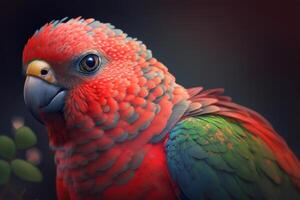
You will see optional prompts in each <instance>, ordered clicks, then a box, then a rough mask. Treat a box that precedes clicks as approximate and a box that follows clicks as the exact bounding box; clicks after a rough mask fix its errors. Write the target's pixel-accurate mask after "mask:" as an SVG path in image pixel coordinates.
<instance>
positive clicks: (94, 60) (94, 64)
mask: <svg viewBox="0 0 300 200" xmlns="http://www.w3.org/2000/svg"><path fill="white" fill-rule="evenodd" d="M100 63H101V59H100V57H99V56H97V55H95V54H89V55H86V56H85V57H83V58H82V60H81V61H80V71H82V72H84V73H89V72H94V71H96V70H97V69H98V68H99V66H100Z"/></svg>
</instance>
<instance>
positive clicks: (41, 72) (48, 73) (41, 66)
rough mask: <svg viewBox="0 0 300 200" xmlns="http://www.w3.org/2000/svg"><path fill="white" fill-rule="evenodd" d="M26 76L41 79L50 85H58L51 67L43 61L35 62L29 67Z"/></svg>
mask: <svg viewBox="0 0 300 200" xmlns="http://www.w3.org/2000/svg"><path fill="white" fill-rule="evenodd" d="M26 75H28V76H35V77H39V78H40V79H42V80H44V81H47V82H48V83H52V84H53V83H56V79H55V77H54V73H53V71H52V69H51V67H50V65H49V64H48V63H47V62H45V61H43V60H34V61H32V62H30V63H29V64H28V66H27V71H26Z"/></svg>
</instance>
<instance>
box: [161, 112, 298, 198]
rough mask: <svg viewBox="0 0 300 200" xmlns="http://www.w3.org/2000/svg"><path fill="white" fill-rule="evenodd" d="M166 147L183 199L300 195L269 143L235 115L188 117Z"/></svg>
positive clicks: (173, 175) (171, 133)
mask: <svg viewBox="0 0 300 200" xmlns="http://www.w3.org/2000/svg"><path fill="white" fill-rule="evenodd" d="M166 152H167V158H168V166H169V170H170V173H171V176H172V178H173V179H174V180H175V182H176V183H177V184H178V186H179V188H180V190H181V193H182V197H183V199H198V200H199V199H300V192H299V190H298V189H297V188H296V187H295V185H294V184H293V182H292V181H291V179H290V177H289V175H288V174H286V172H285V171H284V170H282V168H281V167H279V164H278V162H277V160H276V158H275V156H274V154H273V153H272V151H271V150H270V149H269V148H268V146H267V145H266V144H265V143H264V142H263V141H262V140H261V139H259V138H258V137H255V136H254V135H252V134H250V133H249V132H248V131H247V130H246V129H245V128H243V127H242V125H241V124H239V123H237V121H234V120H233V119H230V118H226V117H222V116H218V115H212V114H210V115H202V116H198V117H189V118H186V119H184V120H182V121H181V122H179V123H178V124H177V125H176V126H175V127H174V128H173V129H172V131H171V132H170V137H169V139H168V141H167V143H166Z"/></svg>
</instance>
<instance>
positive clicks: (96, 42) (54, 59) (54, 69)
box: [23, 18, 176, 129]
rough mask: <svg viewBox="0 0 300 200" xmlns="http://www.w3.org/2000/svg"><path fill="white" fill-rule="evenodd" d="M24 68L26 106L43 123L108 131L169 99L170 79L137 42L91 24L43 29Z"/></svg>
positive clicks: (72, 21) (70, 23) (172, 86)
mask: <svg viewBox="0 0 300 200" xmlns="http://www.w3.org/2000/svg"><path fill="white" fill-rule="evenodd" d="M23 64H24V70H25V72H26V76H27V77H26V81H25V86H24V98H25V103H26V105H27V106H28V107H29V109H30V111H31V112H32V114H33V115H34V116H35V117H36V118H38V119H39V120H40V121H42V122H44V123H45V122H46V123H47V118H48V116H51V115H54V116H56V115H57V114H62V116H63V118H64V119H65V120H66V121H67V122H66V123H67V125H70V126H75V125H77V126H80V125H78V124H80V123H84V124H85V126H87V127H85V128H87V129H88V128H89V126H90V127H92V126H94V125H95V123H96V124H97V125H100V124H101V123H104V124H105V123H106V126H107V127H110V128H111V127H113V125H114V124H113V123H114V122H115V121H117V120H119V119H120V118H122V117H123V118H124V121H125V122H126V123H128V124H130V123H129V122H131V121H130V120H129V119H130V115H133V114H135V113H134V112H137V113H138V111H140V112H141V113H142V111H143V110H144V111H151V112H153V115H154V114H155V112H157V111H158V110H159V108H157V107H159V102H160V101H161V99H162V97H164V98H165V101H166V102H167V101H173V97H174V94H173V90H174V89H175V85H176V84H175V79H174V77H173V76H172V75H171V74H169V73H168V70H167V68H166V67H165V66H164V65H163V64H161V63H160V62H158V61H157V60H156V59H155V58H152V54H151V51H150V50H148V49H147V48H146V46H145V45H144V44H143V43H142V42H140V41H138V40H136V39H133V38H130V37H127V35H126V34H125V33H123V32H122V31H121V30H120V29H116V28H114V26H112V25H110V24H104V23H100V22H99V21H95V20H94V19H87V20H84V19H80V18H77V19H70V20H67V21H64V20H60V21H54V22H51V23H48V24H46V25H45V26H43V27H42V28H41V29H40V30H38V31H37V32H36V33H35V34H34V35H33V36H32V37H31V38H30V39H29V40H28V42H27V44H26V46H25V48H24V51H23ZM174 99H175V98H174ZM174 101H175V100H174ZM156 104H157V105H156ZM155 109H156V111H155ZM170 109H171V107H170ZM117 112H118V113H117ZM168 112H170V111H168ZM127 115H128V116H127ZM151 116H152V115H151ZM151 116H150V115H149V118H150V117H151ZM165 116H168V115H166V114H165ZM99 118H101V119H99ZM131 118H133V117H132V116H131ZM152 118H153V117H152ZM126 120H127V121H126ZM103 121H106V122H103ZM148 121H150V119H149V120H148ZM125 122H124V123H125Z"/></svg>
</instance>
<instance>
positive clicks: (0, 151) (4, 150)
mask: <svg viewBox="0 0 300 200" xmlns="http://www.w3.org/2000/svg"><path fill="white" fill-rule="evenodd" d="M15 154H16V146H15V143H14V141H13V140H12V139H10V138H9V137H7V136H5V135H2V136H0V156H2V157H3V158H13V157H14V156H15Z"/></svg>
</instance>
